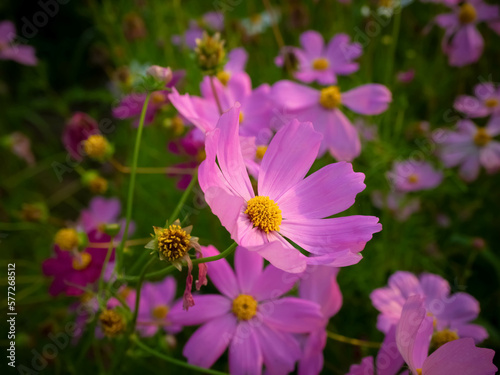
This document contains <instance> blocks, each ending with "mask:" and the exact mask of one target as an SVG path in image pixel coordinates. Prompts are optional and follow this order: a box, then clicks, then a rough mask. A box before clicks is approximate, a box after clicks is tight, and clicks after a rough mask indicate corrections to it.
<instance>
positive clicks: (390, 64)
mask: <svg viewBox="0 0 500 375" xmlns="http://www.w3.org/2000/svg"><path fill="white" fill-rule="evenodd" d="M397 10H398V12H397V13H396V14H395V15H394V24H393V27H392V43H391V48H390V50H389V54H388V58H387V71H386V76H385V83H386V85H390V84H392V82H393V71H392V70H393V68H394V58H395V55H396V47H397V45H398V37H399V29H400V28H401V13H402V12H403V9H401V8H400V9H397Z"/></svg>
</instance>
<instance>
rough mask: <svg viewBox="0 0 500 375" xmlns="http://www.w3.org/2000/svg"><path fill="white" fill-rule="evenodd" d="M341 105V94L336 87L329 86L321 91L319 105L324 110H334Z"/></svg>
mask: <svg viewBox="0 0 500 375" xmlns="http://www.w3.org/2000/svg"><path fill="white" fill-rule="evenodd" d="M341 103H342V94H341V93H340V89H339V88H338V86H329V87H327V88H324V89H322V90H321V94H320V97H319V104H321V105H322V106H323V108H326V109H335V108H337V107H338V106H339V105H340V104H341Z"/></svg>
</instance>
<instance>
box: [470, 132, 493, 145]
mask: <svg viewBox="0 0 500 375" xmlns="http://www.w3.org/2000/svg"><path fill="white" fill-rule="evenodd" d="M490 141H491V135H489V133H488V131H487V130H486V129H485V128H479V129H477V132H476V134H475V135H474V143H475V144H476V145H477V146H479V147H484V146H486V145H487V144H488V143H490Z"/></svg>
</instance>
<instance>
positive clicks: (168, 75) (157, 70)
mask: <svg viewBox="0 0 500 375" xmlns="http://www.w3.org/2000/svg"><path fill="white" fill-rule="evenodd" d="M146 73H147V74H149V75H150V76H151V77H153V78H155V79H156V80H158V81H161V82H163V83H165V84H168V83H169V82H170V81H171V80H172V69H170V68H169V67H166V68H163V67H161V66H158V65H152V66H150V67H149V68H148V69H147V70H146Z"/></svg>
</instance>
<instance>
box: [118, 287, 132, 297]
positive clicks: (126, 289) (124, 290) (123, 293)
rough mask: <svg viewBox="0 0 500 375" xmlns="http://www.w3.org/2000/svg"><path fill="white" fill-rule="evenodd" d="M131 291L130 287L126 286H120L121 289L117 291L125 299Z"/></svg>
mask: <svg viewBox="0 0 500 375" xmlns="http://www.w3.org/2000/svg"><path fill="white" fill-rule="evenodd" d="M131 292H132V288H129V287H128V286H126V287H124V288H122V290H120V291H119V292H118V295H119V296H120V297H121V298H122V299H126V298H127V297H128V296H129V295H130V293H131Z"/></svg>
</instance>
